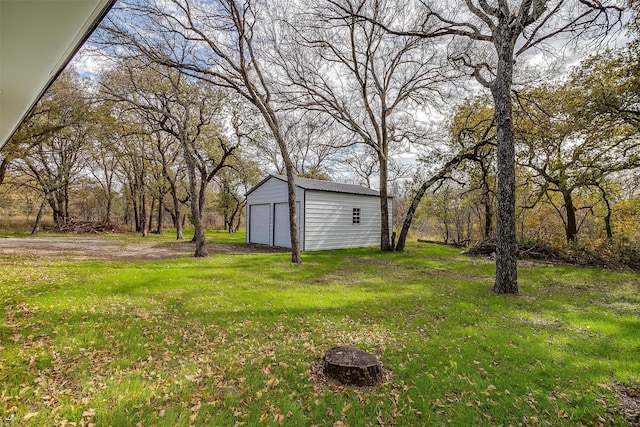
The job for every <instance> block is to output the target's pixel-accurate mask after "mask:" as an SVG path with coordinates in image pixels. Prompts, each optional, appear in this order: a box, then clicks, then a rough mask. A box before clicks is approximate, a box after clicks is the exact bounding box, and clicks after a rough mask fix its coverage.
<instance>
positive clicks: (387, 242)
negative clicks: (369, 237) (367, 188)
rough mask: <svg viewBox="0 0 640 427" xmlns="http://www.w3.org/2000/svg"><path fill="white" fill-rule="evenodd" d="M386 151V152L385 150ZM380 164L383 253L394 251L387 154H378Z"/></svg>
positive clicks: (381, 242)
mask: <svg viewBox="0 0 640 427" xmlns="http://www.w3.org/2000/svg"><path fill="white" fill-rule="evenodd" d="M385 151H386V150H385ZM378 162H379V164H380V221H381V224H380V250H381V251H382V252H390V251H393V245H392V244H391V238H390V236H391V233H390V232H389V199H388V189H387V185H388V172H389V171H388V169H387V168H388V161H387V153H386V152H379V153H378Z"/></svg>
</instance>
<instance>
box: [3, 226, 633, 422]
mask: <svg viewBox="0 0 640 427" xmlns="http://www.w3.org/2000/svg"><path fill="white" fill-rule="evenodd" d="M208 237H209V239H211V240H215V241H224V242H227V243H240V242H243V241H244V235H243V234H242V233H239V234H236V235H232V236H229V235H227V234H225V233H210V234H208ZM110 238H114V237H110ZM154 238H157V239H166V240H167V241H168V240H169V239H171V234H170V233H167V234H165V235H163V236H156V237H154ZM123 239H131V241H134V240H135V238H133V237H124V238H123ZM289 257H290V255H289V254H287V253H276V254H247V255H230V254H224V255H212V256H210V257H208V258H206V259H193V258H178V259H172V260H163V261H154V262H148V261H145V262H143V261H140V262H114V261H87V260H85V261H72V260H69V259H64V258H60V259H57V258H55V259H48V260H45V259H41V258H35V257H26V256H22V257H19V256H9V255H0V271H1V272H2V274H1V275H0V307H1V310H0V420H2V423H3V424H2V425H43V426H44V425H64V424H65V423H76V425H89V424H93V425H97V426H108V425H112V426H121V425H136V424H138V423H140V424H139V425H144V426H150V425H156V426H173V425H190V424H193V425H219V426H234V425H238V426H240V425H245V426H254V425H265V426H269V425H280V424H283V425H291V426H311V425H318V426H331V425H334V423H336V424H335V425H340V423H339V422H344V423H345V425H349V426H379V425H385V426H387V425H407V426H411V425H414V426H422V425H435V426H438V425H447V424H450V425H456V426H458V425H459V426H469V425H514V426H516V425H550V426H558V425H560V426H561V425H567V426H575V425H589V426H590V425H626V424H625V421H624V420H623V419H622V418H620V417H619V416H618V415H617V412H616V405H617V400H616V396H615V394H614V391H613V385H614V384H615V383H616V382H622V383H626V384H636V383H637V382H638V381H640V292H639V291H640V278H639V277H638V275H637V274H631V273H623V272H613V271H606V270H599V269H587V268H574V267H568V266H542V265H531V266H529V265H528V266H524V267H521V268H520V272H519V277H520V287H521V291H522V295H521V296H518V297H515V296H498V295H495V294H494V293H493V292H492V291H491V286H492V280H493V274H494V269H493V265H492V264H491V263H490V262H488V261H485V260H483V259H478V258H468V257H464V256H461V255H459V253H458V250H456V249H452V248H448V247H444V246H441V245H421V246H412V247H410V248H409V250H408V252H407V253H404V254H397V253H394V254H383V253H380V252H378V251H376V250H375V249H356V250H340V251H325V252H311V253H305V254H303V264H302V265H300V266H295V265H291V264H290V263H289ZM343 344H353V345H357V346H359V347H361V348H364V349H365V350H368V351H370V352H372V353H374V354H376V355H379V356H380V357H381V359H382V361H383V363H384V366H385V367H386V368H387V369H389V370H390V371H392V376H391V378H390V380H389V381H388V382H387V383H385V384H383V385H381V386H379V387H378V388H376V389H374V390H361V389H353V388H343V387H337V386H322V385H318V384H316V383H314V382H313V381H310V367H311V366H312V364H314V363H315V362H316V361H317V360H318V359H319V358H320V357H321V355H322V354H323V352H324V351H325V350H326V349H328V348H329V347H332V346H336V345H343Z"/></svg>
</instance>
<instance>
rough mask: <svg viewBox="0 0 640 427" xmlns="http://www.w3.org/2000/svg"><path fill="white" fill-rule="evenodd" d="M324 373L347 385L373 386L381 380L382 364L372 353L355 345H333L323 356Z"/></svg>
mask: <svg viewBox="0 0 640 427" xmlns="http://www.w3.org/2000/svg"><path fill="white" fill-rule="evenodd" d="M322 368H323V371H324V374H325V375H326V376H327V377H328V378H331V379H334V380H336V381H339V382H341V383H343V384H346V385H355V386H372V385H376V384H377V383H378V382H380V377H381V374H382V366H381V365H380V362H379V361H378V359H377V358H376V357H375V356H374V355H373V354H371V353H367V352H366V351H363V350H360V349H359V348H355V347H333V348H330V349H329V350H327V352H326V353H325V354H324V357H323V358H322Z"/></svg>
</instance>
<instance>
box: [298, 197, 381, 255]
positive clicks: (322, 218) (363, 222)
mask: <svg viewBox="0 0 640 427" xmlns="http://www.w3.org/2000/svg"><path fill="white" fill-rule="evenodd" d="M391 203H392V199H389V212H390V213H391V212H392V207H391ZM353 208H360V224H353ZM304 223H305V250H307V251H310V250H321V249H336V248H357V247H363V246H379V245H380V199H379V198H378V197H375V196H363V195H355V194H344V193H332V192H325V191H311V190H307V195H306V210H305V218H304Z"/></svg>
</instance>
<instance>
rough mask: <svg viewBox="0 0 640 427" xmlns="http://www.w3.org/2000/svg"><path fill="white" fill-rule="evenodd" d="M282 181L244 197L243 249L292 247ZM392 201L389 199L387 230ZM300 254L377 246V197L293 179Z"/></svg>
mask: <svg viewBox="0 0 640 427" xmlns="http://www.w3.org/2000/svg"><path fill="white" fill-rule="evenodd" d="M287 194H288V193H287V179H286V177H284V176H280V175H269V176H268V177H266V178H265V179H263V180H262V181H261V182H260V183H259V184H258V185H256V186H255V187H253V188H252V189H251V190H249V192H248V193H247V205H246V206H247V243H260V244H265V245H269V246H281V247H285V248H290V247H291V238H290V234H289V233H290V232H289V205H288V197H287ZM392 201H393V199H392V198H391V197H389V228H391V223H392V219H391V216H392V214H391V212H392ZM296 204H297V208H298V209H297V213H298V228H299V233H300V249H301V250H303V251H313V250H320V249H338V248H356V247H364V246H379V245H380V231H381V230H380V228H381V226H380V224H381V222H380V221H381V220H380V193H379V192H378V191H376V190H372V189H370V188H366V187H361V186H358V185H350V184H339V183H335V182H329V181H319V180H315V179H306V178H296Z"/></svg>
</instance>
